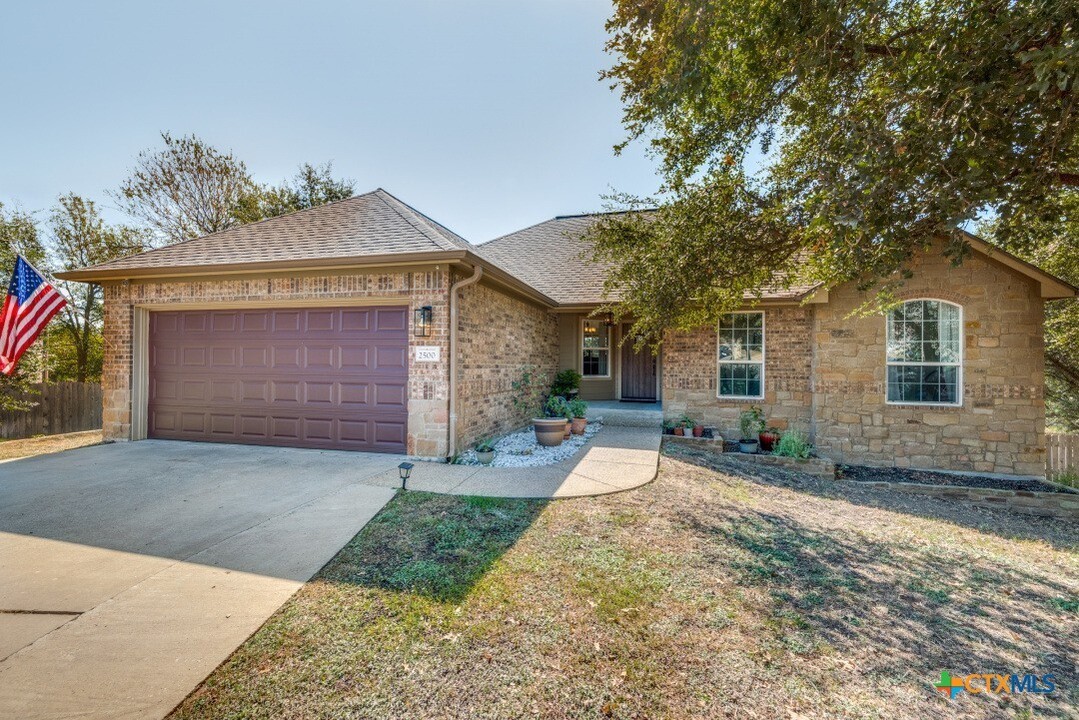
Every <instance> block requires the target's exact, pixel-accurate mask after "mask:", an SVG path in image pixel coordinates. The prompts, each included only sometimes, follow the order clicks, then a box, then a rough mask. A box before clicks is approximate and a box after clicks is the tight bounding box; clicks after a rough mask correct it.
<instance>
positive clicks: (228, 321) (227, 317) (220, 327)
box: [210, 312, 237, 333]
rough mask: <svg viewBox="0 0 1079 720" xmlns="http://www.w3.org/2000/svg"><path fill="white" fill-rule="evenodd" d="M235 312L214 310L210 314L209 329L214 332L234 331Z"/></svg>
mask: <svg viewBox="0 0 1079 720" xmlns="http://www.w3.org/2000/svg"><path fill="white" fill-rule="evenodd" d="M236 327H237V323H236V313H234V312H215V313H213V314H212V315H211V316H210V331H211V332H215V333H220V332H226V333H233V332H236Z"/></svg>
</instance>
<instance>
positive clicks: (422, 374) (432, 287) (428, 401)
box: [101, 270, 449, 457]
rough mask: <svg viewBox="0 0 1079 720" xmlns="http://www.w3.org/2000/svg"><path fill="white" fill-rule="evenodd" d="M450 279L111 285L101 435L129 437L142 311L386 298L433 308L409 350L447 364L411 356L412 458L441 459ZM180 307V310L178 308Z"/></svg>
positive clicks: (427, 275) (359, 277) (366, 276)
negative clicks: (434, 353)
mask: <svg viewBox="0 0 1079 720" xmlns="http://www.w3.org/2000/svg"><path fill="white" fill-rule="evenodd" d="M448 280H449V278H448V273H447V272H446V271H444V270H443V271H433V272H409V273H404V272H397V273H354V274H340V275H336V274H335V275H317V276H315V275H310V276H307V275H305V276H295V277H284V276H276V277H261V278H258V277H255V278H243V279H221V280H205V281H147V282H131V283H129V284H124V283H116V282H113V283H107V284H106V285H105V329H104V336H105V337H104V340H105V361H104V368H103V371H102V376H101V384H102V389H103V391H104V413H103V420H104V423H103V428H104V435H105V438H106V439H108V440H128V439H130V437H131V397H132V389H131V372H132V350H133V348H132V346H131V337H132V320H133V316H134V314H133V308H134V307H135V306H136V305H148V306H156V305H161V306H162V308H161V309H169V308H170V305H169V304H170V303H222V304H223V305H228V304H233V306H235V304H242V303H244V302H251V301H259V302H265V301H272V302H278V301H279V302H280V303H281V305H282V306H287V305H288V304H289V303H290V302H294V301H300V300H313V299H317V300H329V301H332V300H334V299H339V300H341V301H343V302H344V301H347V300H348V299H350V298H378V299H380V300H381V299H383V298H385V299H386V300H387V302H388V303H390V304H393V303H394V302H400V303H402V304H406V303H407V304H408V305H409V310H410V312H409V322H410V323H411V322H412V317H413V314H412V310H414V309H415V308H417V307H422V306H424V305H430V306H431V307H432V308H433V311H434V328H433V330H432V334H431V336H430V337H423V338H417V337H415V336H414V335H413V333H412V330H411V327H410V329H409V344H410V347H412V348H415V347H416V346H417V345H437V346H439V347H441V348H442V361H441V362H438V363H422V364H421V363H416V362H415V357H414V350H413V351H412V352H411V353H410V357H409V399H408V414H409V419H408V452H409V453H410V454H414V455H423V456H431V457H438V456H444V455H445V454H446V451H447V442H448V440H447V432H448V429H449V415H448V413H449V410H448V398H449V370H448V358H449V335H448V326H449V323H448V319H449V315H448V308H447V299H448V297H449V293H448ZM173 307H174V306H173Z"/></svg>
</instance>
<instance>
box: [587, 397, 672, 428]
mask: <svg viewBox="0 0 1079 720" xmlns="http://www.w3.org/2000/svg"><path fill="white" fill-rule="evenodd" d="M586 417H587V418H588V421H589V422H601V423H603V424H604V425H617V426H623V427H660V426H662V425H663V406H662V405H661V404H660V403H658V402H624V401H620V400H589V401H588V413H587V415H586Z"/></svg>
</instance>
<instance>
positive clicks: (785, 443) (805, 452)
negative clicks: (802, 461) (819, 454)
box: [772, 430, 813, 458]
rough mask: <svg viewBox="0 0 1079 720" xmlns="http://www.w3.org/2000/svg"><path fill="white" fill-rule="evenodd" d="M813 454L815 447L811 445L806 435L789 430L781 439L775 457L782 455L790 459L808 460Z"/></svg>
mask: <svg viewBox="0 0 1079 720" xmlns="http://www.w3.org/2000/svg"><path fill="white" fill-rule="evenodd" d="M812 452H813V446H812V445H810V444H809V440H807V439H806V436H805V433H803V432H801V431H800V430H788V431H787V432H785V433H783V434H782V435H781V436H780V437H779V442H778V443H777V444H776V447H775V450H773V451H772V454H773V455H781V456H783V457H790V458H807V457H809V455H810V453H812Z"/></svg>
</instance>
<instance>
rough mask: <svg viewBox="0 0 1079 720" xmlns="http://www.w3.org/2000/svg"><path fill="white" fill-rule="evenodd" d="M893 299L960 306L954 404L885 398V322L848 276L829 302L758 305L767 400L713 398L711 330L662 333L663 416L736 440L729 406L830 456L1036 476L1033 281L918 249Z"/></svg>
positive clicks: (1040, 420)
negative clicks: (799, 433) (687, 419)
mask: <svg viewBox="0 0 1079 720" xmlns="http://www.w3.org/2000/svg"><path fill="white" fill-rule="evenodd" d="M914 269H915V272H914V276H913V278H911V279H909V280H907V281H906V283H905V284H904V286H903V290H902V293H901V297H902V298H903V299H915V298H929V299H940V300H948V301H951V302H954V303H958V304H959V305H961V306H962V308H963V333H964V336H963V342H964V349H963V353H964V357H963V386H964V389H963V403H962V405H961V406H958V407H949V406H927V405H897V404H889V403H886V402H885V387H884V385H885V376H886V369H885V319H884V317H883V316H881V315H879V314H875V315H871V316H861V315H858V314H856V310H857V309H858V307H859V306H860V305H861V304H862V303H864V302H865V301H866V300H867V299H869V296H868V295H866V294H865V293H862V292H859V291H858V290H857V288H856V286H855V285H854V284H853V283H850V284H846V285H843V286H840V287H838V288H835V289H833V290H832V291H831V292H830V293H829V298H828V302H826V303H820V304H809V305H804V306H789V307H766V308H764V311H765V325H766V340H765V343H766V348H765V398H764V400H763V401H760V402H757V401H746V402H737V403H732V402H727V401H721V400H718V399H717V398H716V331H715V329H714V328H701V329H698V330H696V331H694V332H692V333H672V334H671V335H670V337H669V338H668V339H667V341H666V343H665V346H664V362H663V368H664V371H663V396H664V403H663V407H664V415H665V416H666V417H674V418H677V417H679V416H680V415H681V414H682V413H687V414H689V415H690V416H691V417H694V418H697V419H700V420H702V421H704V422H705V423H706V424H709V425H713V426H716V427H718V428H719V429H720V430H721V431H722V432H724V433H725V434H727V435H729V436H731V437H734V436H736V435H737V433H738V413H739V412H740V411H741V410H743V409H745V408H747V407H748V406H749V405H750V404H758V405H761V406H762V407H763V408H764V411H765V413H766V415H767V417H768V422H769V424H773V425H777V426H779V427H791V426H793V427H798V428H801V429H803V430H805V431H806V432H808V433H809V435H810V437H811V439H812V441H813V442H814V443H815V444H816V445H817V448H818V451H819V452H820V453H821V454H822V455H824V456H826V457H829V458H832V459H834V460H836V461H838V462H850V463H859V464H867V465H886V466H888V465H895V466H899V467H920V468H939V469H947V470H970V471H978V472H999V473H1014V474H1021V475H1040V474H1042V473H1044V470H1045V445H1044V444H1045V421H1044V416H1045V408H1044V400H1043V390H1042V389H1043V372H1044V370H1043V362H1044V358H1043V335H1042V327H1043V311H1044V307H1043V301H1042V299H1041V296H1040V294H1039V289H1038V286H1037V285H1036V283H1034V282H1033V281H1031V280H1030V279H1028V278H1027V277H1025V276H1023V275H1021V274H1019V273H1017V272H1015V271H1013V270H1010V269H1008V268H1006V267H1004V266H1002V265H1000V264H998V263H996V262H995V261H993V260H991V259H987V258H985V257H983V256H981V255H978V254H973V255H972V256H971V257H968V258H967V259H966V260H965V261H964V262H963V264H962V266H960V267H952V265H951V264H950V262H949V261H948V260H947V259H945V258H943V257H942V256H941V255H940V254H939V252H935V251H931V252H928V253H926V254H924V255H922V256H921V257H919V258H918V261H917V263H916V266H915V268H914Z"/></svg>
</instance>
